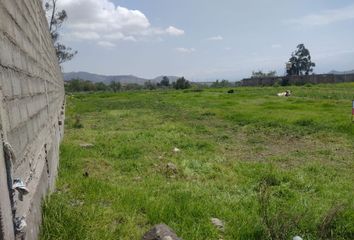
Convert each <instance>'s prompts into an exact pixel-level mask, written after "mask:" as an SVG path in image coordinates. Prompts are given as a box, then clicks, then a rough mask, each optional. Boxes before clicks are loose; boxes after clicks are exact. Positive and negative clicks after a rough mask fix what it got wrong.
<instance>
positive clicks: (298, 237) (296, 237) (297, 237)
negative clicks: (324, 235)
mask: <svg viewBox="0 0 354 240" xmlns="http://www.w3.org/2000/svg"><path fill="white" fill-rule="evenodd" d="M293 240H302V237H300V236H295V237H293Z"/></svg>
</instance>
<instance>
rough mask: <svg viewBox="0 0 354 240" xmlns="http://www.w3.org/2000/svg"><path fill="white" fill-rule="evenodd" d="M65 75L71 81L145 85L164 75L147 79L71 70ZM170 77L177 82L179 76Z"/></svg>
mask: <svg viewBox="0 0 354 240" xmlns="http://www.w3.org/2000/svg"><path fill="white" fill-rule="evenodd" d="M63 75H64V80H65V81H70V80H73V79H82V80H88V81H91V82H95V83H96V82H103V83H106V84H109V83H110V82H112V81H114V82H120V83H123V84H128V83H136V84H140V85H143V84H144V83H145V82H147V81H151V82H154V83H157V82H160V81H161V80H162V78H163V77H164V76H159V77H156V78H153V79H147V78H140V77H137V76H134V75H100V74H94V73H88V72H69V73H63ZM167 77H168V78H169V79H170V82H175V81H176V80H177V79H178V78H179V77H176V76H167Z"/></svg>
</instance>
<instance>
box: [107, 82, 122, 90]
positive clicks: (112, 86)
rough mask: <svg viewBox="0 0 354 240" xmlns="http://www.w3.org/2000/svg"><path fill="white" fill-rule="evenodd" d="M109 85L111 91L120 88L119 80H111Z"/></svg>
mask: <svg viewBox="0 0 354 240" xmlns="http://www.w3.org/2000/svg"><path fill="white" fill-rule="evenodd" d="M109 87H110V88H111V89H112V91H113V92H118V91H119V90H120V89H121V88H122V85H121V84H120V82H115V81H112V82H111V83H110V84H109Z"/></svg>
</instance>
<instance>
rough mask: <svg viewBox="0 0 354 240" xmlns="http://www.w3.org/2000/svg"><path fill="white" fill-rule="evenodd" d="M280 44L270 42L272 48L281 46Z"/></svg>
mask: <svg viewBox="0 0 354 240" xmlns="http://www.w3.org/2000/svg"><path fill="white" fill-rule="evenodd" d="M281 47H282V46H281V45H280V44H278V43H275V44H272V48H274V49H275V48H281Z"/></svg>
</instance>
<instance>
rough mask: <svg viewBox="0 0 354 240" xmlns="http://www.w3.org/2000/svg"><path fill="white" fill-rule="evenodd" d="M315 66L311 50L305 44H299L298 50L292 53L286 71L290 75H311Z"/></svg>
mask: <svg viewBox="0 0 354 240" xmlns="http://www.w3.org/2000/svg"><path fill="white" fill-rule="evenodd" d="M315 66H316V64H315V63H313V62H311V55H310V51H309V50H308V49H307V48H306V47H305V45H304V44H299V45H297V50H296V51H295V52H293V53H292V54H291V58H290V59H289V64H288V66H287V70H286V72H287V74H288V75H309V74H310V73H311V72H313V67H315Z"/></svg>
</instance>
